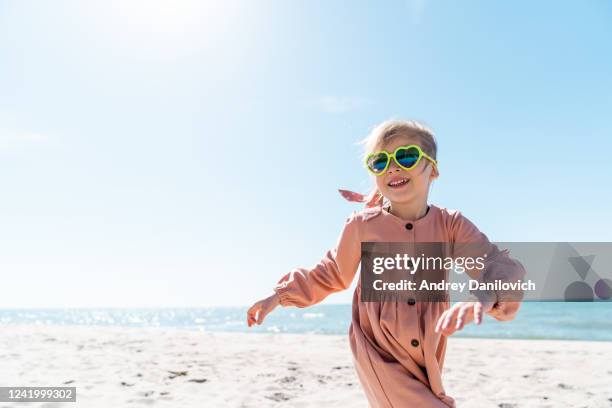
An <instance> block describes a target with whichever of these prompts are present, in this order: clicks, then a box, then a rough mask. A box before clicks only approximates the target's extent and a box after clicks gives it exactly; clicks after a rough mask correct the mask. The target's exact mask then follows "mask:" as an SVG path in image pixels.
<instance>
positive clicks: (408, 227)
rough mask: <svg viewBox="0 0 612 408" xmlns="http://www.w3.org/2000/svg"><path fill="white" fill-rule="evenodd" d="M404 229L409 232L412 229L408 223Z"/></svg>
mask: <svg viewBox="0 0 612 408" xmlns="http://www.w3.org/2000/svg"><path fill="white" fill-rule="evenodd" d="M406 229H407V230H411V229H412V223H410V222H409V223H408V224H406Z"/></svg>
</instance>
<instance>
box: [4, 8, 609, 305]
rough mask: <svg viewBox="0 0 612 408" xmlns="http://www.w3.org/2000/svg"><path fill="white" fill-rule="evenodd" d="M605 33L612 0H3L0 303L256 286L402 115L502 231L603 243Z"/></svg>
mask: <svg viewBox="0 0 612 408" xmlns="http://www.w3.org/2000/svg"><path fill="white" fill-rule="evenodd" d="M611 38H612V6H611V5H610V3H609V2H606V1H589V2H560V1H554V2H553V1H543V2H527V1H519V2H487V1H470V2H461V3H459V2H450V1H445V2H443V1H440V2H433V1H431V2H430V1H422V0H421V1H403V2H386V3H385V4H384V6H381V5H380V3H375V2H361V1H360V2H339V1H336V2H324V1H317V2H315V1H309V2H306V1H303V2H297V1H295V2H283V1H259V2H250V1H240V2H239V1H232V2H214V3H213V2H195V1H193V2H191V1H184V2H164V1H160V0H156V1H146V2H145V1H133V0H128V1H123V2H119V1H100V2H79V1H55V2H34V1H12V2H11V1H5V2H1V3H0V90H1V91H0V185H1V186H2V194H1V199H0V270H1V271H2V275H3V282H2V286H0V287H1V288H2V290H1V292H0V293H1V295H0V307H5V308H9V307H47V306H49V307H51V306H53V307H56V306H60V307H63V306H65V307H77V306H117V307H122V306H210V305H247V304H251V303H252V302H253V301H255V300H257V299H259V298H261V297H264V296H267V295H269V294H270V293H271V287H272V285H273V284H274V283H276V281H277V280H278V279H279V278H280V277H281V276H282V275H283V274H285V273H287V272H288V271H290V270H291V269H293V268H295V267H297V266H313V265H314V264H315V263H316V262H318V260H319V259H320V258H321V257H322V256H323V254H324V253H325V251H326V250H327V249H328V248H330V247H332V246H333V245H334V244H335V242H336V239H337V236H338V234H339V232H340V229H341V227H342V225H343V223H344V220H345V218H346V216H347V215H348V214H349V213H351V212H352V211H353V210H356V209H359V208H360V206H358V205H355V204H352V203H348V202H346V201H344V200H343V199H342V198H341V197H340V195H339V194H338V193H337V191H336V189H337V188H349V189H353V190H357V191H366V190H367V189H368V187H369V186H370V183H371V180H370V179H369V176H368V174H367V173H366V172H365V171H364V169H363V167H362V166H361V162H360V154H361V152H360V150H359V147H358V146H357V145H356V144H355V142H357V141H358V140H360V139H361V138H363V137H364V136H365V135H366V134H367V133H368V131H369V130H370V128H371V127H372V126H374V125H376V124H377V123H379V122H381V121H382V120H385V119H389V118H406V119H417V120H421V121H423V122H424V123H426V124H428V125H429V126H430V127H431V128H433V130H434V131H435V133H436V135H437V138H438V143H439V157H438V158H439V161H440V170H441V177H440V179H439V180H437V181H436V182H435V183H434V185H433V187H432V191H431V195H430V199H431V200H430V201H431V202H432V203H435V204H437V205H439V206H443V207H448V208H456V209H460V210H461V211H463V213H464V214H465V215H466V216H468V217H469V218H470V219H472V220H473V221H474V222H475V223H476V225H477V226H478V227H479V228H480V229H481V230H482V231H483V232H485V233H486V234H487V236H488V237H489V238H490V239H491V240H493V241H504V240H505V241H610V240H612V232H611V231H612V222H611V217H610V202H611V201H612V200H611V193H610V175H611V174H612V171H611V168H612V165H611V163H610V154H611V151H612V142H611V141H610V139H611V136H612V123H611V122H610V114H611V112H612V42H611V41H610V39H611ZM594 267H595V265H594ZM355 281H356V280H355ZM350 299H351V291H347V292H344V293H341V294H336V295H333V296H331V297H330V298H328V300H326V302H330V303H337V302H349V301H350Z"/></svg>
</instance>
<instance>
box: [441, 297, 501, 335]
mask: <svg viewBox="0 0 612 408" xmlns="http://www.w3.org/2000/svg"><path fill="white" fill-rule="evenodd" d="M492 308H493V302H484V303H483V302H457V303H455V304H454V305H453V306H452V307H451V308H450V309H448V310H446V311H445V312H444V313H442V316H440V318H439V319H438V324H436V333H439V332H440V331H441V332H442V334H444V335H445V336H450V335H451V334H453V333H454V332H455V331H458V330H461V329H463V326H465V324H467V323H470V322H472V321H474V320H475V321H476V324H480V323H481V322H482V317H483V315H484V313H486V312H488V311H490V310H491V309H492Z"/></svg>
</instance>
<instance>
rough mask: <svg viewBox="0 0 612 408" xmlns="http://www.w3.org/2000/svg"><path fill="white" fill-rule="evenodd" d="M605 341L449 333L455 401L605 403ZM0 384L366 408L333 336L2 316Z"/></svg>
mask: <svg viewBox="0 0 612 408" xmlns="http://www.w3.org/2000/svg"><path fill="white" fill-rule="evenodd" d="M610 356H612V342H584V341H551V340H488V339H459V338H452V339H451V340H450V341H449V350H448V353H447V363H446V367H445V373H444V380H445V384H446V389H447V393H448V394H449V395H451V396H452V397H454V398H455V399H456V401H457V404H458V406H459V407H498V408H511V407H611V406H612V386H611V384H612V366H611V365H610ZM0 357H1V360H0V361H2V369H1V370H0V385H2V386H74V387H77V402H76V404H75V403H46V404H45V403H13V404H11V403H6V402H5V403H0V407H2V408H4V407H22V406H32V407H48V408H51V407H87V408H92V407H93V408H95V407H100V408H102V407H104V408H107V407H139V406H153V407H181V408H189V407H276V406H279V407H280V406H282V407H328V406H329V407H364V408H365V407H367V406H368V404H367V401H366V400H365V396H364V394H363V392H362V390H361V387H360V385H359V382H358V380H357V377H356V374H355V372H354V369H353V366H352V362H351V354H350V349H349V345H348V337H347V336H341V335H308V334H250V333H205V332H198V331H187V330H180V329H166V328H163V329H162V328H122V327H92V326H57V325H55V326H43V325H3V326H0Z"/></svg>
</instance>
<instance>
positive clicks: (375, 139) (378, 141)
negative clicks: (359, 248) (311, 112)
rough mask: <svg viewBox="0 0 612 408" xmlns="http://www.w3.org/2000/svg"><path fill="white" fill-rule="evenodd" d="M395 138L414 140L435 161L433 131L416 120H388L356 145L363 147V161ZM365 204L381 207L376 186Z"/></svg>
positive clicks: (436, 147)
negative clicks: (411, 138)
mask: <svg viewBox="0 0 612 408" xmlns="http://www.w3.org/2000/svg"><path fill="white" fill-rule="evenodd" d="M397 136H407V137H414V138H416V139H417V140H418V144H419V146H420V147H421V149H423V151H424V152H425V153H427V154H428V155H429V156H430V157H431V158H433V159H434V160H437V154H438V145H437V143H436V138H435V136H434V134H433V131H432V130H431V129H429V128H428V127H427V126H425V125H424V124H422V123H420V122H418V121H416V120H399V119H389V120H386V121H384V122H382V123H380V124H378V125H376V126H375V127H374V128H373V129H372V130H371V131H370V134H369V135H368V136H367V137H366V138H364V139H363V140H361V141H360V142H359V143H358V144H361V145H363V146H364V154H363V160H364V161H365V159H366V158H367V157H368V155H369V154H370V153H373V152H375V151H377V150H380V149H381V148H382V147H383V146H384V145H386V144H387V143H388V142H389V141H390V140H392V139H393V138H395V137H397ZM436 171H437V169H436ZM366 203H367V204H366V206H368V207H374V206H377V205H383V203H384V196H383V195H382V194H381V193H380V191H378V188H377V187H376V184H375V185H374V189H373V190H372V192H371V193H370V194H369V195H368V197H367V199H366Z"/></svg>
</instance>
